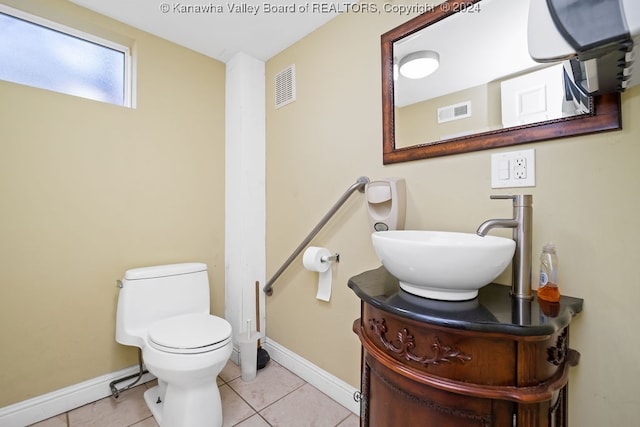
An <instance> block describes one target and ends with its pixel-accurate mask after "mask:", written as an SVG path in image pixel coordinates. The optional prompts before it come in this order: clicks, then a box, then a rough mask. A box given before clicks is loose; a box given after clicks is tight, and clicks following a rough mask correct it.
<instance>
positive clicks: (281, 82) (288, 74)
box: [276, 65, 296, 108]
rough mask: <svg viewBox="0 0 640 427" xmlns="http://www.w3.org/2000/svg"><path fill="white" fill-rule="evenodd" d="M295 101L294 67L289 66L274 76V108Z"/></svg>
mask: <svg viewBox="0 0 640 427" xmlns="http://www.w3.org/2000/svg"><path fill="white" fill-rule="evenodd" d="M295 100H296V66H295V65H290V66H288V67H287V68H285V69H284V70H282V71H280V72H279V73H278V74H276V108H280V107H284V106H285V105H287V104H290V103H292V102H293V101H295Z"/></svg>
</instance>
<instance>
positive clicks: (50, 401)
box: [0, 337, 360, 427]
mask: <svg viewBox="0 0 640 427" xmlns="http://www.w3.org/2000/svg"><path fill="white" fill-rule="evenodd" d="M263 347H264V349H265V350H267V352H268V353H269V356H271V359H272V360H274V361H276V362H278V363H279V364H280V365H282V366H283V367H285V368H287V369H288V370H290V371H291V372H293V373H294V374H296V375H298V376H299V377H300V378H302V379H303V380H305V381H306V382H308V383H309V384H311V385H312V386H314V387H316V388H317V389H318V390H320V391H321V392H323V393H324V394H326V395H327V396H329V397H331V398H332V399H333V400H335V401H336V402H338V403H340V404H341V405H342V406H344V407H345V408H347V409H349V410H350V411H351V412H353V413H354V414H356V415H359V414H360V404H359V403H357V402H356V401H354V400H353V394H354V393H355V392H356V391H357V389H355V388H354V387H352V386H350V385H349V384H347V383H345V382H344V381H342V380H341V379H339V378H338V377H336V376H334V375H332V374H330V373H328V372H327V371H325V370H323V369H321V368H319V367H318V366H316V365H314V364H313V363H311V362H309V361H308V360H306V359H304V358H302V357H300V356H299V355H297V354H295V353H293V352H292V351H290V350H289V349H287V348H285V347H283V346H282V345H280V344H278V343H277V342H275V341H273V340H272V339H269V338H268V337H267V338H265V339H263ZM234 356H235V360H234ZM231 359H232V360H234V361H235V362H236V363H237V362H238V353H237V351H234V354H232V355H231ZM137 372H138V366H131V367H129V368H126V369H123V370H120V371H117V372H112V373H110V374H106V375H102V376H100V377H97V378H93V379H91V380H87V381H83V382H81V383H78V384H74V385H72V386H69V387H65V388H62V389H60V390H56V391H52V392H51V393H47V394H43V395H41V396H37V397H34V398H32V399H28V400H25V401H22V402H18V403H16V404H13V405H9V406H5V407H4V408H0V426H2V427H24V426H27V425H29V424H33V423H37V422H39V421H42V420H46V419H47V418H51V417H54V416H56V415H58V414H62V413H64V412H67V411H70V410H72V409H75V408H79V407H80V406H83V405H86V404H88V403H91V402H95V401H96V400H100V399H102V398H105V397H107V396H111V390H110V388H109V384H110V383H111V382H112V381H114V380H116V379H119V378H123V377H126V376H128V375H132V374H135V373H137ZM153 379H155V377H154V376H153V375H151V374H145V375H144V376H143V377H142V380H141V381H140V383H141V384H142V383H145V382H148V381H151V380H153ZM125 385H126V383H122V384H118V387H123V386H125Z"/></svg>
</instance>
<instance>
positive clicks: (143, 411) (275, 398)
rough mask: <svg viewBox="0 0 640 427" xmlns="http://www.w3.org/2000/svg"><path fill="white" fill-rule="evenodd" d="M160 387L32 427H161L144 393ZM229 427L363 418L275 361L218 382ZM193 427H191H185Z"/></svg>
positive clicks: (340, 426) (329, 426) (348, 425)
mask: <svg viewBox="0 0 640 427" xmlns="http://www.w3.org/2000/svg"><path fill="white" fill-rule="evenodd" d="M155 383H156V382H155V381H153V382H150V383H147V384H143V385H140V386H137V387H134V388H132V389H131V390H127V391H125V392H123V393H122V394H121V395H120V397H119V398H118V399H117V400H116V399H114V398H112V397H106V398H104V399H102V400H98V401H97V402H93V403H90V404H88V405H85V406H82V407H80V408H76V409H73V410H71V411H69V412H67V413H65V414H60V415H58V416H56V417H53V418H50V419H48V420H44V421H42V422H39V423H37V424H33V425H32V427H80V426H82V427H84V426H96V427H158V424H157V423H156V421H155V419H154V418H153V416H152V415H151V412H149V409H148V408H147V405H146V404H145V402H144V398H143V397H142V396H143V393H144V392H145V390H146V389H147V388H148V387H152V386H154V385H155ZM218 385H219V386H220V395H221V396H222V411H223V414H224V415H223V418H224V427H232V426H238V427H269V426H281V427H303V426H309V427H357V426H358V425H359V418H358V417H357V416H356V415H354V414H353V413H352V412H351V411H349V410H348V409H346V408H345V407H343V406H342V405H340V404H338V403H336V402H335V401H334V400H332V399H331V398H329V397H327V396H326V395H324V394H323V393H321V392H320V391H319V390H318V389H316V388H315V387H313V386H311V385H310V384H307V383H306V382H305V381H303V380H302V379H301V378H300V377H298V376H297V375H295V374H293V373H291V372H290V371H288V370H287V369H285V368H283V367H282V366H280V365H279V364H277V363H276V362H274V361H271V362H269V365H267V367H266V368H264V369H261V370H259V371H258V374H257V376H256V379H255V380H253V381H250V382H245V381H242V378H241V377H240V368H239V367H238V366H237V365H235V364H234V363H233V362H229V363H227V366H226V367H225V368H224V369H223V371H222V372H221V373H220V376H219V377H218ZM185 427H188V426H185Z"/></svg>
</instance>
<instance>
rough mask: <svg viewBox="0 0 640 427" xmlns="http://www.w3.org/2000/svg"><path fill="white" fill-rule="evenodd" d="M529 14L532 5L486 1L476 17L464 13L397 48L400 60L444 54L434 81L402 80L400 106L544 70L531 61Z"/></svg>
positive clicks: (432, 77) (398, 90) (524, 1)
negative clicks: (425, 53) (427, 52)
mask: <svg viewBox="0 0 640 427" xmlns="http://www.w3.org/2000/svg"><path fill="white" fill-rule="evenodd" d="M528 12H529V0H517V1H513V0H483V1H482V2H481V3H478V4H477V9H474V11H473V12H467V13H459V14H457V16H454V17H451V18H448V19H445V20H443V21H440V22H438V23H436V24H434V25H432V26H429V27H428V28H425V29H423V30H421V31H419V32H417V33H415V34H413V35H411V36H409V37H407V38H405V39H403V40H402V41H400V42H396V44H395V47H394V54H395V55H396V60H399V59H400V58H402V57H403V56H404V55H406V54H408V53H411V52H415V51H420V50H434V51H436V52H438V53H439V54H440V67H439V68H438V70H437V71H436V72H435V73H433V74H431V75H430V76H428V77H426V78H424V79H416V80H412V79H407V78H405V77H399V80H398V81H397V82H396V86H395V96H396V105H397V106H405V105H410V104H413V103H415V102H419V101H422V100H425V99H431V98H436V97H438V96H441V95H444V94H447V93H452V92H457V91H460V90H463V89H467V88H470V87H474V86H478V85H481V84H485V83H487V82H491V81H494V80H497V79H500V78H503V77H505V76H509V75H513V74H517V73H519V72H522V71H523V70H527V69H531V68H534V67H538V66H540V64H536V62H534V61H533V60H532V59H531V57H530V56H529V51H528V47H527V20H528Z"/></svg>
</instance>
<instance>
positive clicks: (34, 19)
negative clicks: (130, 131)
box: [0, 3, 133, 108]
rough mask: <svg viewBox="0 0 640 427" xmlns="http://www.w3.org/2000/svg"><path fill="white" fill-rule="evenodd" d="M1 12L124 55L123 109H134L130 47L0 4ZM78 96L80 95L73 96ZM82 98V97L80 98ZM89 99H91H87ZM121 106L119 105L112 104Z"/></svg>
mask: <svg viewBox="0 0 640 427" xmlns="http://www.w3.org/2000/svg"><path fill="white" fill-rule="evenodd" d="M0 12H2V13H4V14H5V15H9V16H13V17H15V18H18V19H22V20H23V21H28V22H31V23H33V24H36V25H40V26H41V27H45V28H49V29H51V30H54V31H57V32H59V33H63V34H67V35H69V36H72V37H76V38H79V39H82V40H86V41H88V42H91V43H95V44H98V45H101V46H104V47H107V48H109V49H113V50H117V51H118V52H122V53H124V102H123V104H122V106H123V107H128V108H132V105H133V100H132V93H133V89H132V88H133V82H132V74H133V73H132V59H131V49H130V48H129V47H128V46H125V45H122V44H120V43H116V42H114V41H112V40H108V39H105V38H102V37H99V36H96V35H95V34H91V33H87V32H85V31H81V30H78V29H76V28H72V27H68V26H66V25H63V24H60V23H58V22H54V21H51V20H49V19H46V18H43V17H41V16H37V15H32V14H30V13H28V12H24V11H22V10H19V9H14V8H12V7H9V6H7V5H4V4H1V3H0ZM72 96H78V95H72ZM80 97H81V98H82V96H80ZM85 99H89V98H85ZM112 105H119V104H112Z"/></svg>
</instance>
